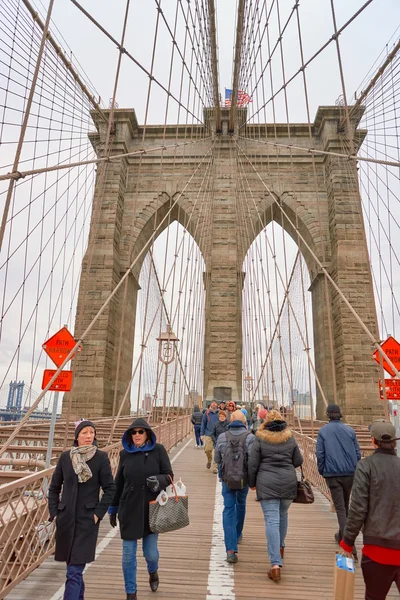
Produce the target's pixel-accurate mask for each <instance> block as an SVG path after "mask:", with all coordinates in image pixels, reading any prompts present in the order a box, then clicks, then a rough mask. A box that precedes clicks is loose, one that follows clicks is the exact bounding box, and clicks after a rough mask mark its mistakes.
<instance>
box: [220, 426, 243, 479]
mask: <svg viewBox="0 0 400 600" xmlns="http://www.w3.org/2000/svg"><path fill="white" fill-rule="evenodd" d="M249 433H250V432H249V431H245V432H243V433H242V434H241V435H232V433H231V432H230V431H227V432H226V442H227V443H226V450H225V454H224V461H223V469H222V481H224V482H225V483H226V485H227V486H228V488H229V489H230V490H242V489H243V488H244V487H246V485H247V452H246V438H247V436H248V435H249Z"/></svg>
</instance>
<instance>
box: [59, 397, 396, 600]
mask: <svg viewBox="0 0 400 600" xmlns="http://www.w3.org/2000/svg"><path fill="white" fill-rule="evenodd" d="M249 412H250V411H248V410H247V409H246V408H245V407H239V406H237V405H236V404H235V403H234V402H232V401H230V402H228V403H227V404H225V403H220V404H219V405H218V402H217V401H215V400H213V401H212V402H211V404H210V406H209V408H208V409H206V410H203V411H201V410H200V408H199V407H195V408H194V411H193V414H192V418H191V420H192V423H193V427H194V434H195V445H196V448H203V449H204V452H205V454H206V468H207V469H210V471H211V472H213V473H215V474H216V475H217V476H218V477H219V479H220V481H221V493H222V498H223V504H224V508H223V513H222V526H223V532H224V541H225V550H226V561H227V562H228V563H231V564H234V563H236V562H237V561H238V554H239V548H238V546H239V544H240V543H241V541H242V539H243V527H244V522H245V517H246V500H247V496H248V493H249V490H254V491H255V492H256V500H257V501H258V502H259V503H260V506H261V509H262V513H263V518H264V523H265V536H266V542H267V552H268V557H269V562H270V565H269V568H268V569H267V575H268V578H269V579H271V580H272V581H273V582H279V581H280V580H281V577H282V567H283V562H284V556H285V540H286V536H287V532H288V526H289V518H288V515H289V510H290V507H291V504H292V503H293V502H294V501H296V499H297V501H299V500H298V498H297V496H298V493H299V492H298V490H299V478H298V476H297V472H296V469H297V468H298V467H300V468H301V465H302V463H303V456H302V454H301V452H300V449H299V447H298V445H297V442H296V440H295V438H294V435H293V433H292V431H291V430H290V428H289V427H288V424H287V421H286V418H285V417H286V411H284V410H283V409H282V408H281V410H280V411H277V410H275V409H273V408H272V407H268V408H267V407H265V406H264V405H261V404H259V405H257V407H256V410H255V411H254V412H253V414H251V415H250V414H249ZM327 417H328V420H329V422H328V423H327V424H326V425H325V426H323V427H322V428H321V429H320V430H319V432H318V438H317V446H316V454H317V465H318V471H319V473H320V474H321V475H322V476H323V477H324V478H325V480H326V483H327V486H328V487H329V490H330V492H331V497H332V502H333V504H334V506H335V509H336V515H337V521H338V531H337V532H336V533H335V536H334V539H335V542H336V543H337V544H338V546H340V550H341V551H342V552H343V553H346V555H352V556H353V558H354V559H355V560H356V561H357V560H358V557H357V553H356V550H355V540H356V538H357V536H358V534H359V533H360V531H361V530H362V531H363V542H364V546H363V549H362V559H361V568H362V573H363V577H364V581H365V585H366V595H365V600H385V598H386V596H387V594H388V592H389V590H390V588H391V585H392V583H393V582H395V583H396V585H397V588H398V589H399V591H400V512H399V511H398V502H399V498H400V458H398V456H397V453H396V430H395V428H394V426H393V425H392V424H391V423H390V422H386V421H384V420H378V421H375V422H374V423H373V424H372V425H371V427H370V434H371V438H372V442H373V445H374V448H375V450H374V452H373V454H371V455H370V456H368V457H366V458H364V459H363V460H361V451H360V447H359V444H358V441H357V437H356V434H355V432H354V430H353V429H352V428H351V427H349V426H348V425H346V424H345V423H343V421H342V413H341V410H340V407H339V406H338V405H336V404H331V405H329V406H328V408H327ZM173 477H174V474H173V471H172V467H171V462H170V460H169V457H168V453H167V451H166V449H165V448H164V446H163V445H162V444H159V443H157V440H156V436H155V434H154V431H153V430H152V428H151V426H150V425H149V424H148V423H147V421H146V420H144V419H141V418H138V419H135V420H134V421H133V423H132V424H131V425H130V427H129V428H128V429H127V430H126V431H125V433H124V434H123V437H122V450H121V452H120V460H119V466H118V471H117V474H116V477H115V481H114V478H113V475H112V472H111V466H110V462H109V459H108V456H107V453H106V452H104V451H101V450H99V448H98V446H97V440H96V427H95V424H94V423H93V422H92V421H89V420H81V421H80V422H78V423H77V424H76V428H75V439H74V443H73V446H72V448H71V449H70V450H68V451H65V452H63V453H62V454H61V455H60V458H59V461H58V463H57V466H56V468H55V471H54V474H53V477H52V480H51V483H50V486H49V492H48V505H49V519H50V521H55V522H56V545H55V560H57V561H61V562H65V563H66V564H67V569H66V582H65V592H64V600H84V590H85V584H84V580H83V572H84V569H85V567H86V564H87V563H90V562H92V561H93V560H94V559H95V549H96V543H97V537H98V532H99V524H100V521H101V520H102V519H103V518H104V516H105V515H106V513H107V512H108V516H109V521H110V525H111V526H112V527H116V526H117V520H118V522H119V530H120V536H121V539H122V572H123V577H124V582H125V591H126V599H127V600H137V578H136V571H137V558H136V555H137V547H138V541H139V540H142V545H141V546H142V552H143V556H144V558H145V561H146V564H147V571H148V576H149V586H150V589H151V590H152V591H153V592H155V591H157V589H158V586H159V575H158V563H159V551H158V534H157V533H154V532H153V531H151V529H150V524H149V506H150V503H152V502H153V501H154V500H155V499H156V498H157V496H158V495H159V493H160V492H162V491H163V490H166V488H167V486H169V484H170V482H171V481H172V480H173ZM100 491H101V492H102V493H101V494H100Z"/></svg>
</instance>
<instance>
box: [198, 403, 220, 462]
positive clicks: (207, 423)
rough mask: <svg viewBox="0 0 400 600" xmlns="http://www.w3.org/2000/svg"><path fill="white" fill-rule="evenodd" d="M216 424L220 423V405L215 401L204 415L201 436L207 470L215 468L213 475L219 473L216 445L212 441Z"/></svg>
mask: <svg viewBox="0 0 400 600" xmlns="http://www.w3.org/2000/svg"><path fill="white" fill-rule="evenodd" d="M215 423H218V404H217V402H216V401H215V400H213V401H212V402H211V404H210V408H209V409H208V410H206V412H205V413H204V415H203V420H202V422H201V430H200V435H201V437H202V438H204V440H203V441H204V452H205V453H206V456H207V465H206V466H207V469H210V468H211V463H212V467H213V473H217V465H216V464H215V462H214V461H213V453H214V443H213V439H212V432H213V427H214V425H215Z"/></svg>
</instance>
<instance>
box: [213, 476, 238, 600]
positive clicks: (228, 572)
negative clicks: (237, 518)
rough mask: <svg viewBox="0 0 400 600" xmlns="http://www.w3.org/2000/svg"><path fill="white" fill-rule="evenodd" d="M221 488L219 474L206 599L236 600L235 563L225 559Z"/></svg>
mask: <svg viewBox="0 0 400 600" xmlns="http://www.w3.org/2000/svg"><path fill="white" fill-rule="evenodd" d="M221 488H222V486H221V482H220V481H219V479H218V476H217V483H216V486H215V504H214V518H213V529H212V540H211V552H210V566H209V570H208V582H207V597H206V600H235V598H236V596H235V591H234V588H235V576H234V570H233V565H232V564H229V563H227V562H226V560H225V558H226V550H225V543H224V530H223V527H222V510H223V508H224V501H223V498H222V493H221Z"/></svg>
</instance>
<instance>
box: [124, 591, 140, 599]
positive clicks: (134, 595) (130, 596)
mask: <svg viewBox="0 0 400 600" xmlns="http://www.w3.org/2000/svg"><path fill="white" fill-rule="evenodd" d="M126 600H137V594H136V592H133V594H127V595H126Z"/></svg>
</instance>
